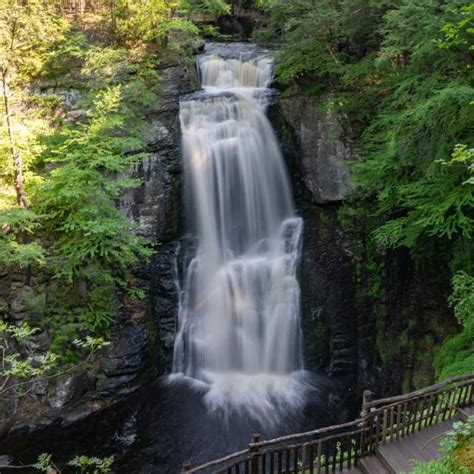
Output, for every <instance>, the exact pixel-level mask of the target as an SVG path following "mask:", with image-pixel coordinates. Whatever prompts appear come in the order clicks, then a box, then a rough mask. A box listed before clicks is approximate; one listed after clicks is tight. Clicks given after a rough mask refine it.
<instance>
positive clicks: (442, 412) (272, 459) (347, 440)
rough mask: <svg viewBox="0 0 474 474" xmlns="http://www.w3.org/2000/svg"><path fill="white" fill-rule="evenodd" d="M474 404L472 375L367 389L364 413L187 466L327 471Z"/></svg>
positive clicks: (199, 473) (195, 470)
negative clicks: (385, 390) (399, 389)
mask: <svg viewBox="0 0 474 474" xmlns="http://www.w3.org/2000/svg"><path fill="white" fill-rule="evenodd" d="M473 403H474V374H470V375H465V376H461V377H454V378H452V379H449V380H445V381H444V382H441V383H439V384H436V385H432V386H431V387H427V388H424V389H422V390H417V391H416V392H411V393H407V394H405V395H399V396H396V397H390V398H384V399H380V400H372V394H371V392H368V391H366V392H364V400H363V404H362V417H361V418H360V419H357V420H355V421H352V422H349V423H344V424H341V425H336V426H329V427H326V428H321V429H318V430H314V431H309V432H306V433H298V434H293V435H289V436H282V437H280V438H275V439H272V440H268V441H261V440H260V436H259V435H253V436H252V439H251V441H250V444H249V446H248V448H247V449H245V450H243V451H239V452H237V453H233V454H230V455H228V456H225V457H223V458H221V459H217V460H215V461H211V462H208V463H206V464H203V465H201V466H197V467H191V466H190V465H185V466H183V472H185V473H187V474H205V473H206V474H207V473H218V474H267V473H272V474H273V473H278V474H299V473H301V474H316V473H317V474H322V473H324V474H328V473H334V472H341V471H342V470H343V469H346V468H351V467H353V466H357V465H358V462H359V459H360V458H361V457H363V456H366V455H369V454H371V453H373V452H374V451H375V448H376V447H377V446H378V445H379V444H385V443H387V442H391V441H395V440H398V439H400V438H402V437H404V436H407V435H409V434H411V433H413V432H415V431H417V430H420V429H423V428H425V427H428V426H430V425H432V424H434V423H439V422H442V421H445V420H448V419H450V418H452V417H453V416H455V414H456V413H462V409H463V408H465V407H467V406H471V405H472V404H473Z"/></svg>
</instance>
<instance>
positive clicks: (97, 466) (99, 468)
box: [33, 453, 114, 474]
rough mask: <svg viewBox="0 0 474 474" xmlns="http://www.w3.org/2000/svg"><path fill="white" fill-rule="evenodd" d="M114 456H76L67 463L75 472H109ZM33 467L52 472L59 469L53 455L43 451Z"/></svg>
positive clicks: (85, 473) (98, 473) (84, 473)
mask: <svg viewBox="0 0 474 474" xmlns="http://www.w3.org/2000/svg"><path fill="white" fill-rule="evenodd" d="M113 463H114V456H109V457H106V458H97V457H89V456H86V455H81V456H75V457H74V458H73V459H71V460H70V461H69V462H68V463H67V465H68V466H70V467H72V468H74V472H78V473H81V474H107V473H109V472H111V471H112V464H113ZM33 467H34V468H35V469H36V470H38V471H41V472H46V473H48V472H51V470H55V471H58V472H60V471H59V469H58V468H57V466H56V465H55V464H54V463H53V461H52V455H51V454H48V453H43V454H40V455H39V456H38V460H37V461H36V463H35V464H34V465H33Z"/></svg>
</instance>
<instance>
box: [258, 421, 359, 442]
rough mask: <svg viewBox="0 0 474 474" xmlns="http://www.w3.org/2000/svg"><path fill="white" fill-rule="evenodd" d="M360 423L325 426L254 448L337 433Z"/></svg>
mask: <svg viewBox="0 0 474 474" xmlns="http://www.w3.org/2000/svg"><path fill="white" fill-rule="evenodd" d="M361 422H362V420H361V419H357V420H353V421H349V422H348V423H342V424H340V425H332V426H325V427H324V428H319V429H317V430H313V431H306V432H304V433H295V434H291V435H286V436H281V437H279V438H274V439H269V440H264V441H260V442H259V443H256V446H258V447H260V448H263V447H265V446H270V445H273V444H279V443H283V442H285V441H293V440H296V439H300V438H307V437H309V436H319V435H323V434H326V433H328V432H329V431H339V430H343V429H345V428H350V427H352V426H357V425H360V424H361ZM335 434H338V433H335Z"/></svg>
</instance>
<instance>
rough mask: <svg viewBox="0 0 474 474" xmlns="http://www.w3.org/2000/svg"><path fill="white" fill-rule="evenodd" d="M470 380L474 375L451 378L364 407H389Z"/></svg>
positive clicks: (375, 401)
mask: <svg viewBox="0 0 474 474" xmlns="http://www.w3.org/2000/svg"><path fill="white" fill-rule="evenodd" d="M470 380H472V381H474V374H468V375H460V376H457V377H451V378H450V379H446V380H443V381H442V382H439V383H437V384H435V385H430V386H429V387H425V388H421V389H419V390H415V391H414V392H410V393H405V394H403V395H395V396H394V397H388V398H379V399H378V400H373V401H371V402H369V403H367V404H366V405H365V406H366V407H367V408H373V407H376V406H377V405H389V404H391V403H396V402H400V401H404V400H409V399H412V398H418V397H419V396H421V395H427V394H429V393H432V392H435V391H437V390H439V389H440V388H444V387H446V386H447V385H452V384H454V383H458V382H465V381H470Z"/></svg>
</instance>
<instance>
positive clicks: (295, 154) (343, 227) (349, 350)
mask: <svg viewBox="0 0 474 474" xmlns="http://www.w3.org/2000/svg"><path fill="white" fill-rule="evenodd" d="M330 100H331V97H330V95H321V96H307V95H305V94H303V93H302V92H300V91H298V89H297V88H294V89H290V90H287V91H285V93H284V94H283V95H282V96H281V97H280V98H279V99H278V100H277V101H276V103H275V104H274V105H273V107H272V109H271V116H272V119H273V122H274V124H275V128H276V130H277V133H278V135H279V137H280V139H281V142H282V148H283V150H284V153H285V155H286V157H287V160H288V165H289V169H290V173H291V175H292V179H293V186H294V189H295V192H296V195H297V205H298V208H299V212H300V213H301V215H302V216H303V218H304V222H305V231H304V244H303V255H302V261H301V266H300V281H301V290H302V302H303V315H302V316H303V325H304V334H305V356H306V363H307V367H308V368H309V369H311V370H323V371H324V372H326V373H327V374H329V375H330V376H331V377H334V378H336V379H337V378H342V379H344V380H346V383H347V388H348V390H347V392H346V393H345V396H346V398H347V401H348V402H349V406H351V404H352V406H353V407H354V409H356V408H357V407H358V406H360V405H359V403H360V397H361V394H362V391H363V390H364V389H371V390H373V391H374V392H375V394H376V396H378V397H381V396H386V395H387V396H388V395H393V394H397V393H400V392H401V391H402V390H403V391H407V390H410V389H416V388H420V387H422V386H425V385H427V384H431V383H433V381H434V377H435V374H434V369H433V365H432V364H433V358H434V351H435V350H436V348H437V347H438V345H439V344H440V343H441V341H442V339H443V338H444V337H445V336H446V334H450V333H452V332H454V330H455V328H454V327H453V322H452V321H453V318H452V314H451V310H450V309H449V308H448V307H447V305H446V303H445V301H446V296H445V295H446V293H447V292H448V290H449V288H448V282H447V281H446V280H443V278H441V277H440V275H441V274H442V271H441V269H442V265H443V263H442V262H441V261H437V260H436V257H434V258H433V261H432V265H431V266H430V267H429V268H417V267H416V265H415V263H414V262H413V260H412V259H411V257H410V255H409V253H408V251H397V252H386V253H385V255H384V257H383V258H384V260H385V265H384V266H385V267H386V268H387V269H388V272H386V274H385V275H384V276H383V277H382V278H380V281H377V284H378V288H377V291H376V292H375V291H374V288H373V286H374V279H376V278H375V276H374V275H375V272H374V271H373V269H371V268H370V266H369V265H367V262H368V256H367V255H366V253H365V241H364V239H365V238H366V236H364V234H363V233H360V232H359V233H358V232H354V230H353V229H351V226H350V225H348V223H347V221H345V219H344V217H343V216H342V215H341V212H340V211H341V208H342V205H343V203H344V201H345V200H347V199H348V198H349V196H350V193H351V191H352V189H351V182H350V164H351V162H353V161H355V160H358V159H359V158H358V157H357V156H355V155H354V153H353V151H352V149H353V144H352V143H351V142H350V140H348V139H347V138H346V137H347V135H346V134H345V133H344V128H343V125H342V123H343V120H342V118H341V117H338V116H337V115H336V114H335V113H334V112H332V111H331V110H330ZM355 401H356V402H355ZM354 402H355V404H354Z"/></svg>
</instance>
